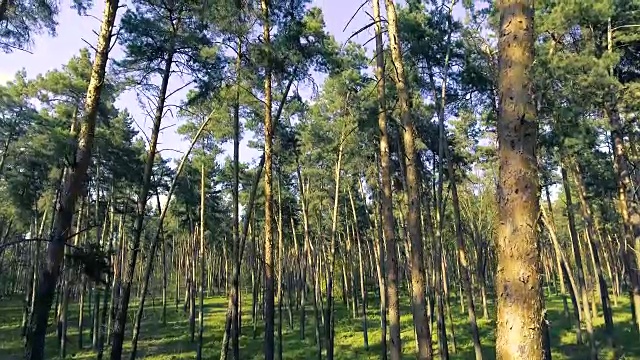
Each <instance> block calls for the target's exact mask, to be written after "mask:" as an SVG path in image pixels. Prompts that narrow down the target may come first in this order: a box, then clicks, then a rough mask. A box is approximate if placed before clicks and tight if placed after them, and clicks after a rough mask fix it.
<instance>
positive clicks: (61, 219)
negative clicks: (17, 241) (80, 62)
mask: <svg viewBox="0 0 640 360" xmlns="http://www.w3.org/2000/svg"><path fill="white" fill-rule="evenodd" d="M118 3H119V0H105V8H104V12H103V18H102V25H101V26H100V32H99V36H98V45H97V47H96V55H95V59H94V62H93V68H92V70H91V79H90V80H89V86H88V88H87V97H86V100H85V106H84V109H85V115H84V118H83V119H82V125H81V129H80V135H79V139H78V145H77V151H76V161H75V166H74V167H73V168H71V170H70V174H69V177H68V178H67V179H66V180H65V183H64V185H63V191H62V194H61V196H60V199H59V201H58V209H57V212H58V214H57V216H56V220H55V225H54V230H53V232H52V234H51V242H50V243H49V245H48V249H47V256H46V261H45V264H44V267H43V270H42V274H41V275H40V277H39V284H38V292H37V295H36V301H35V305H34V314H33V316H32V318H31V323H30V325H29V331H28V333H27V342H26V346H25V359H30V360H40V359H43V358H44V346H45V336H46V331H47V322H48V319H49V311H50V310H51V304H52V303H53V297H54V294H55V289H56V283H57V282H58V277H59V273H60V264H61V263H62V258H63V255H64V248H65V244H66V241H67V238H68V237H69V235H70V233H69V231H70V229H71V227H72V226H71V222H72V220H73V213H74V209H75V203H76V200H77V198H78V195H79V194H80V192H81V190H82V186H83V183H84V180H85V178H86V175H87V168H88V167H89V163H90V162H91V152H92V148H93V140H94V134H95V127H96V118H97V116H98V105H99V103H100V95H101V93H102V88H103V85H104V82H105V70H106V66H107V59H108V56H109V50H110V48H111V36H112V33H113V24H114V21H115V17H116V12H117V10H118Z"/></svg>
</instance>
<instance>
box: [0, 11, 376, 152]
mask: <svg viewBox="0 0 640 360" xmlns="http://www.w3.org/2000/svg"><path fill="white" fill-rule="evenodd" d="M68 4H69V2H68V1H63V4H62V6H61V8H62V11H61V13H60V16H59V18H58V22H59V26H58V29H57V36H56V37H51V36H48V35H42V36H38V37H37V38H36V39H35V42H34V44H33V46H32V48H31V52H32V54H30V53H27V52H23V51H15V52H14V53H11V54H0V83H4V82H6V81H7V80H10V79H12V78H13V76H14V74H15V73H16V72H17V71H19V70H21V69H23V68H24V69H25V70H26V71H27V75H28V76H29V77H30V78H32V77H35V76H36V75H38V74H41V73H45V72H47V71H49V70H54V69H59V68H60V67H61V66H62V65H63V64H65V63H67V62H68V60H69V59H70V58H71V57H72V56H74V55H77V54H78V52H79V50H80V49H81V48H83V47H87V44H86V43H85V41H87V42H88V43H90V44H92V45H94V44H95V43H96V35H95V34H94V33H93V30H95V31H98V30H99V28H100V21H99V20H98V19H101V17H102V10H103V8H104V6H103V3H102V2H101V1H96V4H95V6H94V8H93V9H91V10H90V11H89V12H88V13H89V15H91V16H79V15H77V13H76V12H75V11H74V10H72V9H70V8H69V6H68ZM360 4H361V0H314V1H313V5H314V6H318V7H320V8H321V9H322V10H323V13H324V18H325V22H326V25H327V30H328V31H329V32H330V33H331V34H332V35H333V36H335V37H336V39H337V40H338V41H340V42H343V41H345V40H346V39H347V38H349V36H350V35H351V33H353V32H355V31H356V30H358V29H359V28H361V27H362V26H364V25H365V24H367V23H368V21H367V20H368V18H367V15H366V14H365V13H364V12H363V11H362V10H361V11H360V12H359V13H358V14H357V15H356V17H355V18H354V19H353V21H352V22H351V24H350V26H349V28H348V29H347V30H346V31H343V28H344V27H345V25H346V24H347V22H348V21H349V19H350V18H351V16H352V15H353V14H354V13H355V12H356V10H357V9H358V7H359V6H360ZM369 7H370V6H369V5H367V6H365V7H364V8H363V10H367V11H370V9H369ZM122 13H124V9H120V11H119V14H122ZM372 35H373V30H372V29H371V30H369V31H365V32H363V33H361V34H359V35H358V36H356V37H355V38H354V40H355V41H358V42H360V43H364V42H365V41H367V40H368V39H369V38H370V37H371V36H372ZM83 39H84V40H83ZM120 57H122V51H121V49H119V48H118V47H116V48H114V50H113V51H112V52H111V58H112V59H118V58H120ZM182 84H183V82H182V81H181V80H180V79H179V78H176V77H174V78H172V80H171V84H170V87H173V88H177V87H180V86H181V85H182ZM172 85H173V86H172ZM184 93H185V92H184V91H183V92H180V93H177V94H176V95H174V97H172V98H171V99H169V103H170V104H176V103H179V102H180V100H181V96H183V95H184ZM117 106H118V107H119V108H127V109H128V110H129V112H130V113H131V114H132V116H133V117H134V118H135V119H136V122H137V124H138V125H139V128H138V129H137V130H138V131H144V132H146V133H147V134H148V133H149V131H150V128H151V125H152V121H151V119H148V118H146V116H145V115H144V112H143V111H142V110H141V109H140V106H139V105H138V102H137V100H136V96H135V93H133V92H127V93H125V94H123V95H122V96H121V97H120V98H119V100H118V103H117ZM176 123H177V121H176V119H174V118H173V117H171V115H167V116H165V118H164V119H163V128H164V130H163V132H162V133H161V135H160V140H159V146H158V148H159V149H160V150H161V151H162V150H163V149H165V151H164V152H162V156H163V157H174V158H179V157H180V156H181V154H180V153H177V152H172V151H171V150H169V149H179V150H184V149H185V148H186V147H187V144H185V141H183V140H182V139H181V138H180V137H179V136H178V135H177V134H176V133H175V130H176V127H177V126H175V125H176ZM170 125H173V126H170ZM247 140H248V139H247ZM245 141H246V140H245ZM229 147H230V146H227V147H225V148H229ZM240 155H241V161H250V160H252V159H254V158H255V157H256V156H257V155H259V153H258V151H256V150H253V149H249V148H247V147H246V146H244V144H243V146H241V154H240Z"/></svg>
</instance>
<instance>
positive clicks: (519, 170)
mask: <svg viewBox="0 0 640 360" xmlns="http://www.w3.org/2000/svg"><path fill="white" fill-rule="evenodd" d="M497 6H498V11H499V12H500V35H499V39H498V50H499V63H498V66H499V74H498V91H499V94H500V96H499V110H498V114H499V118H498V143H499V150H498V153H499V159H500V171H499V182H498V202H499V209H500V210H499V218H500V223H499V225H498V237H497V255H498V269H497V272H496V295H497V298H498V304H497V305H498V306H497V307H498V311H497V312H498V316H497V330H496V355H497V358H498V359H529V360H536V359H538V360H542V359H544V358H545V352H544V346H543V345H544V339H543V337H544V336H543V332H544V331H543V321H544V316H543V312H544V301H543V298H542V286H541V282H540V269H541V264H540V256H539V253H540V247H539V243H538V239H537V234H536V224H537V219H538V215H539V205H538V170H537V162H536V152H535V149H536V138H537V125H538V124H537V121H536V108H535V105H534V102H533V96H532V93H531V91H532V87H533V84H532V79H531V67H532V64H533V50H534V32H533V14H534V9H533V0H500V1H498V4H497Z"/></svg>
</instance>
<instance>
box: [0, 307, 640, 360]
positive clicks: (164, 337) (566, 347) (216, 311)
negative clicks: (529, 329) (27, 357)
mask: <svg viewBox="0 0 640 360" xmlns="http://www.w3.org/2000/svg"><path fill="white" fill-rule="evenodd" d="M243 300H247V302H245V303H244V304H243V318H242V326H243V329H242V337H241V340H240V346H241V349H240V351H241V358H242V359H261V358H263V356H262V327H261V324H262V320H261V319H259V321H258V329H257V334H256V338H255V339H254V338H253V324H252V322H251V315H250V307H251V305H250V303H249V301H250V295H245V297H244V299H243ZM169 304H170V306H169V307H168V309H167V324H166V326H163V325H162V323H161V311H162V307H161V305H160V304H159V302H158V300H156V301H155V306H152V304H151V301H150V300H149V304H148V307H147V309H148V311H146V312H145V319H144V320H143V323H142V334H141V338H140V343H139V346H138V349H139V351H138V358H144V359H156V360H160V359H167V360H168V359H194V358H195V351H196V343H190V341H189V330H188V329H189V324H188V323H189V321H188V315H187V314H186V313H184V312H183V311H182V309H180V310H179V311H176V310H175V305H174V303H173V302H170V303H169ZM226 304H227V302H226V299H225V298H223V297H211V298H208V299H206V301H205V314H206V317H205V330H204V353H203V355H204V356H203V357H204V358H205V359H218V358H219V352H220V343H221V341H222V336H223V328H224V319H225V312H226ZM403 305H404V306H405V308H404V309H403V310H404V311H403V312H402V314H403V316H402V318H401V322H402V325H403V331H402V340H403V349H404V353H405V358H406V359H413V358H414V355H413V354H414V351H415V345H414V339H413V330H412V327H411V315H410V313H409V311H408V310H409V309H408V304H403ZM546 305H547V309H548V319H549V322H550V326H551V344H552V351H553V359H558V360H560V359H587V358H588V348H587V346H584V345H582V346H580V345H576V336H575V331H574V329H572V326H571V322H570V321H569V320H567V319H566V318H564V316H563V314H562V300H561V299H560V298H558V297H555V296H552V297H549V298H547V299H546ZM451 307H452V311H453V319H454V325H455V327H454V330H455V337H456V348H457V352H456V353H453V352H452V351H451V350H452V346H451V341H450V339H449V349H450V355H451V358H452V359H473V357H474V355H473V347H472V344H471V338H470V336H469V332H468V331H467V317H466V312H464V313H463V312H461V311H460V310H461V309H460V305H459V303H458V302H457V301H455V299H452V302H451ZM136 308H137V306H135V304H134V305H133V306H131V307H130V309H131V314H130V317H129V321H128V323H127V330H129V332H130V330H131V324H132V322H133V316H134V315H133V311H135V309H136ZM628 309H629V303H628V299H626V298H620V299H619V301H618V306H616V307H614V309H613V313H614V323H615V336H616V343H617V344H618V349H617V355H614V353H613V351H611V350H607V349H604V345H605V343H604V339H605V338H604V333H603V332H604V329H603V323H602V319H601V317H599V318H598V319H596V320H595V325H596V338H597V339H598V344H599V348H600V354H601V356H600V358H601V359H640V342H639V341H638V337H637V335H636V334H635V333H634V331H633V329H632V325H631V315H630V312H629V311H628ZM478 310H480V311H478V313H479V315H481V314H482V311H481V309H478ZM70 311H71V316H70V319H69V321H70V322H69V330H68V339H69V345H68V352H67V354H68V356H67V358H70V359H92V358H95V353H93V352H92V351H91V350H90V349H89V348H87V345H89V346H90V343H91V340H90V338H89V330H88V326H89V323H88V320H89V319H88V316H87V313H85V319H87V323H86V325H85V332H84V343H85V349H83V350H79V349H78V328H77V321H78V320H77V316H78V307H77V304H74V305H72V306H71V307H70ZM336 311H337V316H336V321H337V322H336V347H335V354H336V356H335V358H336V359H345V360H346V359H379V355H378V354H379V349H380V342H379V340H380V329H379V316H378V309H377V304H374V303H372V304H370V307H369V310H368V317H369V321H368V324H369V350H368V351H367V350H365V349H364V346H363V337H362V322H361V320H360V319H353V318H352V317H351V315H350V314H351V312H350V311H349V310H348V309H347V308H346V307H345V305H344V304H343V302H342V301H340V300H339V299H337V301H336ZM493 313H494V311H493V309H491V311H490V314H491V316H494V314H493ZM21 317H22V314H21V307H20V301H19V300H17V299H16V300H6V299H5V300H2V301H1V302H0V358H1V359H20V358H22V349H23V341H22V338H21V337H20V321H21ZM312 318H313V314H312V312H311V309H310V311H309V312H308V321H307V326H306V334H307V336H306V340H300V331H299V327H298V322H297V316H295V317H294V321H293V322H294V329H293V330H292V329H290V328H289V326H288V321H287V319H288V315H287V312H286V310H285V309H283V345H284V346H283V358H284V359H313V358H315V349H316V346H315V341H314V339H315V335H314V333H315V327H314V325H313V322H312ZM276 321H277V314H276ZM434 326H435V324H434ZM479 327H480V331H481V333H480V336H481V340H482V344H483V352H484V355H485V359H494V358H495V349H494V345H495V331H494V324H493V320H492V319H480V320H479ZM196 329H197V328H196ZM276 329H277V327H276ZM448 330H449V329H448ZM584 337H585V340H586V339H587V338H586V334H584ZM130 338H131V337H130V335H129V336H127V342H125V357H123V358H126V357H128V353H127V352H128V351H129V348H130V342H129V341H128V339H130ZM196 338H197V330H196ZM434 338H435V335H434ZM277 342H278V341H277V333H276V344H277ZM276 346H277V345H276ZM435 347H437V342H435V341H434V348H435ZM46 351H47V356H46V358H47V359H57V358H58V357H57V352H58V345H57V344H56V335H55V326H52V325H50V326H49V334H48V336H47V350H46ZM276 352H277V350H276Z"/></svg>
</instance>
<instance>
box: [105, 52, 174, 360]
mask: <svg viewBox="0 0 640 360" xmlns="http://www.w3.org/2000/svg"><path fill="white" fill-rule="evenodd" d="M169 41H173V40H169ZM173 56H174V50H173V48H172V47H171V48H170V49H169V51H168V52H167V57H166V58H165V60H164V69H163V72H162V82H161V84H160V92H159V95H158V105H157V107H156V111H155V114H154V120H153V130H152V132H151V142H150V144H149V152H148V153H147V159H146V162H145V168H144V174H143V177H142V184H141V186H140V191H139V193H138V202H137V207H136V210H137V213H136V221H135V228H134V234H133V240H132V243H131V254H130V256H129V263H128V265H127V272H126V274H125V277H124V287H123V288H122V294H121V296H120V297H119V298H118V309H117V314H116V318H115V323H114V329H113V345H112V349H111V360H120V358H121V357H122V345H123V342H124V332H125V326H126V323H127V318H128V316H127V311H128V309H129V298H130V297H131V286H132V283H133V277H134V276H135V270H136V264H137V260H138V253H139V252H140V239H141V237H142V231H143V226H144V218H145V209H146V207H147V197H148V194H149V188H150V187H151V175H152V172H153V164H154V159H155V157H156V148H157V145H158V135H159V133H160V125H161V123H162V116H163V114H164V104H165V101H166V95H167V88H168V85H169V78H170V77H171V66H172V64H173ZM153 243H154V244H155V241H154V242H153ZM152 246H153V244H152ZM154 254H155V248H154V253H153V254H151V255H150V256H152V257H153V256H154Z"/></svg>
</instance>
